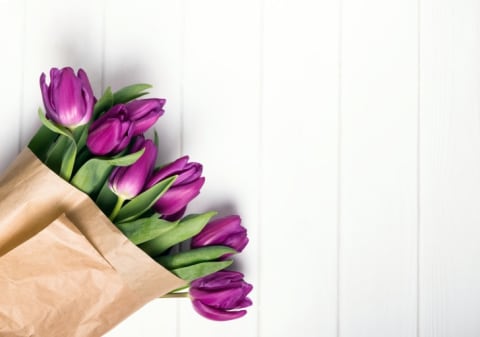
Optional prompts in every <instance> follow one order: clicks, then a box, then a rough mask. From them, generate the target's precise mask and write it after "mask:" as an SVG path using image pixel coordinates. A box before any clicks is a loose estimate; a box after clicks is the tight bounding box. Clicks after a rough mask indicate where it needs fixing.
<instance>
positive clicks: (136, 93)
mask: <svg viewBox="0 0 480 337" xmlns="http://www.w3.org/2000/svg"><path fill="white" fill-rule="evenodd" d="M151 87H152V86H151V85H150V84H146V83H139V84H133V85H129V86H128V87H125V88H122V89H120V90H118V91H117V92H115V93H114V94H113V104H114V105H115V104H119V103H127V102H129V101H131V100H133V99H135V98H138V97H141V96H143V95H146V94H148V92H145V90H147V89H150V88H151Z"/></svg>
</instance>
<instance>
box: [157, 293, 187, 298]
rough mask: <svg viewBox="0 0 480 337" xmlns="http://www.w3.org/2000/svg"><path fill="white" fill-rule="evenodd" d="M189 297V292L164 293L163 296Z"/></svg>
mask: <svg viewBox="0 0 480 337" xmlns="http://www.w3.org/2000/svg"><path fill="white" fill-rule="evenodd" d="M186 297H189V294H188V293H186V292H185V293H171V294H166V295H163V296H162V297H161V298H186Z"/></svg>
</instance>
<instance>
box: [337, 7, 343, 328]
mask: <svg viewBox="0 0 480 337" xmlns="http://www.w3.org/2000/svg"><path fill="white" fill-rule="evenodd" d="M342 26H343V0H338V50H337V53H338V88H337V90H338V102H337V105H338V111H337V275H336V283H337V289H336V291H337V293H336V301H337V303H336V305H337V308H336V330H337V331H336V335H337V337H340V336H341V307H340V303H341V302H340V299H341V287H340V284H341V276H342V275H341V250H342V245H341V244H342V238H341V232H342V231H341V220H342V218H341V214H342V212H341V203H342V179H341V178H342V39H343V31H342Z"/></svg>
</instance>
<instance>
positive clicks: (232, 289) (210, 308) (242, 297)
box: [190, 270, 253, 321]
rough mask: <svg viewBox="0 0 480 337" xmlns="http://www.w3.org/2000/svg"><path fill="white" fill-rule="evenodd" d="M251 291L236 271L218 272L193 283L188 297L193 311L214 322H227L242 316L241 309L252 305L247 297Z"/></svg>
mask: <svg viewBox="0 0 480 337" xmlns="http://www.w3.org/2000/svg"><path fill="white" fill-rule="evenodd" d="M252 289H253V286H252V285H251V284H248V283H247V282H245V281H244V280H243V274H242V273H239V272H236V271H228V270H224V271H218V272H216V273H213V274H210V275H208V276H205V277H202V278H199V279H197V280H195V281H193V282H192V283H191V285H190V297H191V298H192V304H193V307H194V308H195V310H196V311H197V312H198V313H199V314H200V315H202V316H204V317H206V318H209V319H212V320H215V321H228V320H231V319H236V318H240V317H242V316H244V315H245V314H246V313H247V311H246V310H236V309H243V308H246V307H248V306H250V305H252V301H251V300H250V299H249V298H248V297H247V295H248V294H249V293H250V291H251V290H252Z"/></svg>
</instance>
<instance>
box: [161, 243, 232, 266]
mask: <svg viewBox="0 0 480 337" xmlns="http://www.w3.org/2000/svg"><path fill="white" fill-rule="evenodd" d="M235 253H237V251H236V250H235V249H233V248H230V247H226V246H207V247H201V248H196V249H191V250H188V251H185V252H181V253H177V254H173V255H166V256H159V257H157V258H155V260H157V262H158V263H160V264H161V265H162V266H164V267H165V268H167V269H169V270H171V269H177V268H183V267H187V266H191V265H194V264H197V263H201V262H208V261H215V260H218V259H219V258H221V257H222V256H224V255H227V254H229V255H230V254H235Z"/></svg>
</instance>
